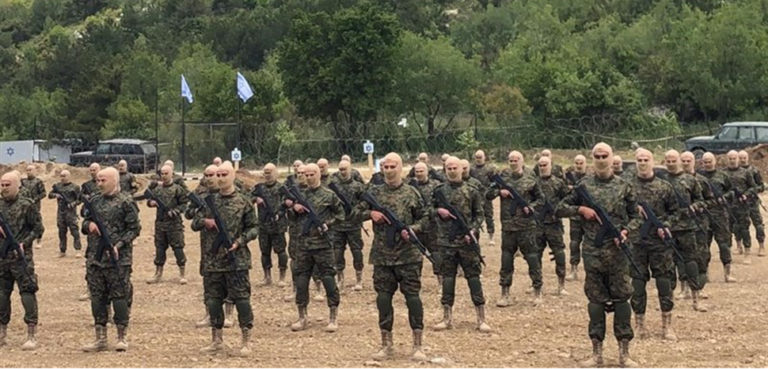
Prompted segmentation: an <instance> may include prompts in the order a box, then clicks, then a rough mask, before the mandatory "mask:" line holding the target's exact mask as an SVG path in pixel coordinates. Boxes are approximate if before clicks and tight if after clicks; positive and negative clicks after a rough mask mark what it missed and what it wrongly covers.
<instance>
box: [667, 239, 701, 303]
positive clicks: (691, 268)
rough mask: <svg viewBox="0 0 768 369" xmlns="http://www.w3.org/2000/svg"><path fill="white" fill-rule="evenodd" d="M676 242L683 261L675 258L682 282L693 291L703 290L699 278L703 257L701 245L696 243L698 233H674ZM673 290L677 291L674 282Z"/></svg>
mask: <svg viewBox="0 0 768 369" xmlns="http://www.w3.org/2000/svg"><path fill="white" fill-rule="evenodd" d="M673 235H674V236H675V241H677V245H678V248H679V249H680V253H681V254H682V255H683V260H679V259H677V258H675V264H677V272H678V275H679V276H680V282H682V283H688V285H689V286H690V287H691V289H692V290H700V289H701V278H700V277H699V265H700V262H701V255H700V251H699V245H698V243H697V241H696V231H694V230H686V231H675V232H673ZM672 290H673V291H674V290H675V283H674V280H673V281H672Z"/></svg>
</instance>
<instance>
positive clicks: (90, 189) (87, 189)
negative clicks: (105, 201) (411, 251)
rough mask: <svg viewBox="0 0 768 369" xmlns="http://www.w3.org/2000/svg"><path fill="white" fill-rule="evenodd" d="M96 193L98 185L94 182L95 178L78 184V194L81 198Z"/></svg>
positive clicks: (87, 197) (89, 196)
mask: <svg viewBox="0 0 768 369" xmlns="http://www.w3.org/2000/svg"><path fill="white" fill-rule="evenodd" d="M97 193H99V186H98V185H97V184H96V180H95V179H91V180H89V181H87V182H83V184H82V185H80V196H82V198H85V199H89V198H91V197H92V196H93V195H95V194H97Z"/></svg>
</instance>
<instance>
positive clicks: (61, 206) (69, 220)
mask: <svg viewBox="0 0 768 369" xmlns="http://www.w3.org/2000/svg"><path fill="white" fill-rule="evenodd" d="M59 177H60V179H61V182H59V183H56V184H54V185H53V189H52V190H51V192H50V193H49V194H48V198H51V199H54V198H55V199H58V210H57V211H56V226H57V227H58V228H59V257H64V255H66V254H67V230H69V231H70V233H71V234H72V237H73V238H74V247H75V250H76V252H77V255H78V257H79V256H80V248H81V247H80V233H79V232H78V230H77V220H78V219H77V205H78V204H80V187H79V186H78V185H76V184H74V183H72V181H71V180H70V174H69V171H68V170H62V171H61V173H60V174H59Z"/></svg>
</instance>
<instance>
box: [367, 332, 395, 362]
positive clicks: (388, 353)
mask: <svg viewBox="0 0 768 369" xmlns="http://www.w3.org/2000/svg"><path fill="white" fill-rule="evenodd" d="M393 351H394V350H393V349H392V332H390V331H385V330H383V329H382V330H381V348H380V349H379V351H377V352H376V353H375V354H373V355H371V358H372V359H373V360H376V361H383V360H387V359H389V358H391V357H392V354H393Z"/></svg>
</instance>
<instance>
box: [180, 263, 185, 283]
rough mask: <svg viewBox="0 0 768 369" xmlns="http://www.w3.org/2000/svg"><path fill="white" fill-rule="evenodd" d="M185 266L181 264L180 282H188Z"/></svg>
mask: <svg viewBox="0 0 768 369" xmlns="http://www.w3.org/2000/svg"><path fill="white" fill-rule="evenodd" d="M185 272H186V270H185V268H184V266H183V265H181V266H179V284H182V285H183V284H187V278H185Z"/></svg>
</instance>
